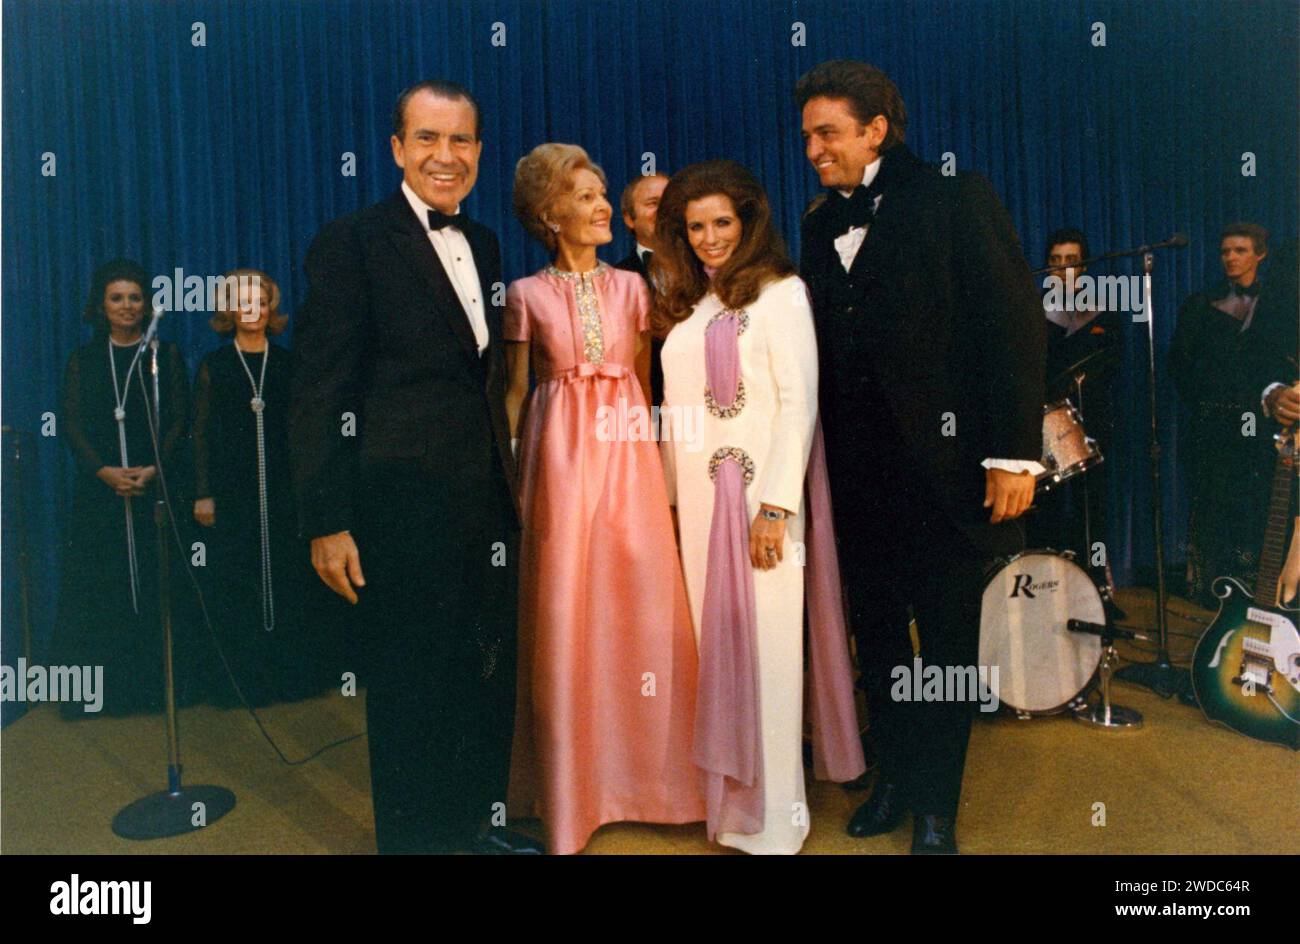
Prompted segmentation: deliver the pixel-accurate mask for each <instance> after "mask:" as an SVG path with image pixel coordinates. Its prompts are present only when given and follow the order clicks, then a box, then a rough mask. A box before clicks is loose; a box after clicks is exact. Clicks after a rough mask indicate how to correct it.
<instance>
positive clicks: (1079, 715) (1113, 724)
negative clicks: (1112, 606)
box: [1066, 615, 1142, 731]
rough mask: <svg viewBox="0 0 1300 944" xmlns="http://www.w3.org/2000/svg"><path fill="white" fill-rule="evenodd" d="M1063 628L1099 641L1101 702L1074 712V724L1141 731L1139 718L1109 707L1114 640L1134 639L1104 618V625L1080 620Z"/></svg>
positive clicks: (1115, 659) (1114, 662) (1132, 712)
mask: <svg viewBox="0 0 1300 944" xmlns="http://www.w3.org/2000/svg"><path fill="white" fill-rule="evenodd" d="M1066 626H1067V627H1068V628H1069V629H1070V631H1071V632H1075V633H1094V634H1096V635H1098V636H1100V637H1101V668H1100V669H1099V671H1100V673H1101V700H1100V701H1098V702H1097V704H1095V705H1091V706H1089V705H1088V703H1087V702H1084V703H1083V704H1081V705H1079V707H1077V708H1074V709H1073V712H1074V718H1075V720H1076V721H1083V722H1085V723H1087V724H1093V725H1096V726H1097V727H1099V728H1106V729H1108V730H1111V731H1121V730H1125V729H1133V728H1140V727H1142V714H1141V712H1138V711H1135V710H1133V709H1132V708H1125V707H1124V706H1123V705H1113V704H1111V701H1110V680H1111V676H1112V675H1113V674H1114V672H1115V666H1116V665H1118V664H1119V653H1118V652H1117V651H1116V650H1115V638H1116V637H1117V636H1119V637H1123V638H1126V639H1133V638H1135V637H1136V634H1135V633H1132V632H1130V631H1128V630H1126V629H1118V628H1116V627H1115V626H1113V625H1112V624H1111V620H1110V616H1109V615H1107V617H1106V622H1105V624H1104V625H1103V624H1099V623H1088V622H1085V621H1083V620H1070V621H1069V622H1068V623H1067V624H1066Z"/></svg>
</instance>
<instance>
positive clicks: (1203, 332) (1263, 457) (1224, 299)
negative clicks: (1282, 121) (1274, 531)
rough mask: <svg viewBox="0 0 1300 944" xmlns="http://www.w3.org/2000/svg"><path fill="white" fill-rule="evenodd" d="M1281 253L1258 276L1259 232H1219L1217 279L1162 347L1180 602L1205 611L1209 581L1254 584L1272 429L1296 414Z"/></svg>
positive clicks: (1188, 307) (1241, 228) (1293, 333)
mask: <svg viewBox="0 0 1300 944" xmlns="http://www.w3.org/2000/svg"><path fill="white" fill-rule="evenodd" d="M1288 254H1289V255H1290V259H1289V260H1287V259H1279V260H1274V262H1273V264H1272V268H1271V269H1270V271H1269V272H1268V274H1267V277H1264V275H1263V273H1262V272H1261V264H1262V263H1263V262H1264V259H1265V258H1266V257H1267V256H1268V255H1269V245H1268V230H1266V229H1265V228H1264V227H1262V226H1260V225H1258V224H1256V223H1234V224H1230V225H1228V226H1226V227H1224V229H1223V231H1222V233H1221V234H1220V237H1219V258H1220V262H1221V263H1222V265H1223V272H1224V276H1225V281H1223V282H1220V283H1219V284H1217V285H1215V286H1213V287H1211V288H1208V289H1206V290H1205V291H1202V292H1197V293H1196V294H1194V295H1192V296H1191V297H1190V298H1188V299H1187V300H1186V301H1185V302H1184V303H1183V305H1182V307H1181V308H1180V309H1179V311H1178V322H1177V325H1176V326H1175V329H1174V337H1173V341H1172V342H1171V344H1170V348H1169V376H1170V377H1171V378H1172V380H1173V381H1174V385H1175V387H1176V388H1177V390H1178V393H1179V396H1180V398H1181V399H1182V401H1183V405H1184V406H1186V407H1187V409H1188V412H1189V416H1188V418H1187V422H1186V423H1185V424H1184V427H1183V429H1182V430H1181V435H1180V450H1179V452H1180V454H1181V457H1182V458H1183V461H1184V467H1185V470H1186V475H1187V484H1188V491H1189V493H1190V498H1191V502H1190V505H1191V520H1190V521H1189V523H1188V547H1187V557H1188V560H1187V565H1188V567H1187V577H1188V595H1189V596H1190V597H1191V598H1192V599H1193V600H1195V601H1196V602H1198V603H1199V604H1200V605H1202V606H1205V607H1210V608H1213V607H1214V606H1215V605H1216V604H1217V602H1218V601H1217V600H1216V598H1215V596H1214V593H1213V590H1212V587H1213V582H1214V579H1215V578H1216V577H1228V576H1231V577H1237V578H1239V579H1241V580H1243V581H1245V582H1246V583H1247V584H1253V582H1254V580H1255V578H1256V576H1257V571H1258V569H1259V554H1260V545H1261V544H1262V542H1263V535H1264V528H1265V525H1266V524H1267V519H1268V510H1269V500H1270V497H1271V489H1272V481H1273V475H1272V473H1273V464H1274V462H1273V460H1274V458H1275V455H1276V454H1275V452H1274V449H1273V443H1272V435H1273V433H1274V432H1276V431H1277V426H1276V425H1275V422H1274V421H1276V422H1278V423H1290V422H1294V421H1295V419H1296V417H1297V416H1300V409H1298V407H1300V391H1298V389H1297V388H1296V387H1294V386H1291V384H1292V383H1293V382H1294V381H1295V379H1296V375H1297V365H1296V357H1297V350H1296V349H1297V321H1296V310H1297V306H1298V305H1300V302H1297V292H1296V276H1295V271H1296V269H1295V253H1294V246H1292V247H1291V249H1290V252H1289V253H1285V252H1284V256H1285V255H1288ZM1279 263H1280V264H1279ZM1261 414H1262V415H1261ZM1247 417H1251V418H1252V421H1251V422H1250V423H1249V425H1248V423H1247Z"/></svg>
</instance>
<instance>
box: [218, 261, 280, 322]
mask: <svg viewBox="0 0 1300 944" xmlns="http://www.w3.org/2000/svg"><path fill="white" fill-rule="evenodd" d="M253 278H255V279H258V280H259V281H258V283H257V284H258V285H259V286H260V287H261V288H262V290H263V291H265V292H266V302H267V306H268V307H269V308H270V311H269V312H267V315H266V333H267V334H279V333H280V332H281V331H283V330H284V328H285V325H287V324H288V323H289V316H288V315H282V314H280V286H279V285H278V284H276V281H275V279H273V278H271V277H270V276H269V275H267V274H266V273H265V272H263V271H262V270H261V269H231V270H230V271H229V272H227V273H226V274H225V275H223V276H222V277H221V281H222V285H221V288H220V290H219V291H218V292H217V312H216V314H214V315H213V316H212V317H211V318H210V319H209V320H208V324H210V325H212V330H213V331H215V332H217V334H229V333H230V332H232V331H234V330H235V319H236V318H238V317H239V311H238V309H239V280H241V279H253ZM231 280H234V281H231Z"/></svg>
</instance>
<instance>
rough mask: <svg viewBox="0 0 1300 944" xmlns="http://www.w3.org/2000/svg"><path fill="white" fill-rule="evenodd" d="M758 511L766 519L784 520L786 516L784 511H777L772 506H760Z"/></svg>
mask: <svg viewBox="0 0 1300 944" xmlns="http://www.w3.org/2000/svg"><path fill="white" fill-rule="evenodd" d="M758 513H759V514H760V515H762V516H763V517H764V518H766V519H767V520H768V521H784V520H785V519H786V517H787V516H786V513H785V512H784V511H779V510H775V509H772V508H760V509H759V510H758Z"/></svg>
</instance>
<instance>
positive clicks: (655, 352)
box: [616, 173, 668, 406]
mask: <svg viewBox="0 0 1300 944" xmlns="http://www.w3.org/2000/svg"><path fill="white" fill-rule="evenodd" d="M667 186H668V175H667V174H661V173H655V174H646V175H645V176H643V177H638V178H636V179H635V180H633V181H632V182H631V183H630V184H628V185H627V186H626V187H624V188H623V197H622V199H621V200H620V201H619V209H620V210H622V213H623V224H624V225H625V226H626V227H627V228H628V229H629V230H631V231H632V235H633V237H634V238H635V239H636V245H634V246H633V247H632V251H631V252H629V253H628V254H627V256H626V257H625V258H623V259H621V260H620V261H619V262H618V263H617V264H616V268H619V269H626V270H627V271H628V272H636V273H637V274H638V275H640V276H641V278H643V279H647V280H648V279H649V270H648V266H649V265H650V258H651V257H652V256H653V255H654V237H655V219H656V217H657V214H658V212H659V198H660V197H662V196H663V193H664V188H665V187H667ZM663 347H664V342H663V341H662V340H661V339H659V338H657V337H653V336H652V337H651V338H650V397H651V401H652V402H651V404H650V405H651V406H662V405H663V402H664V367H663V364H662V363H661V362H660V360H659V355H660V352H661V351H663Z"/></svg>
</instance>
